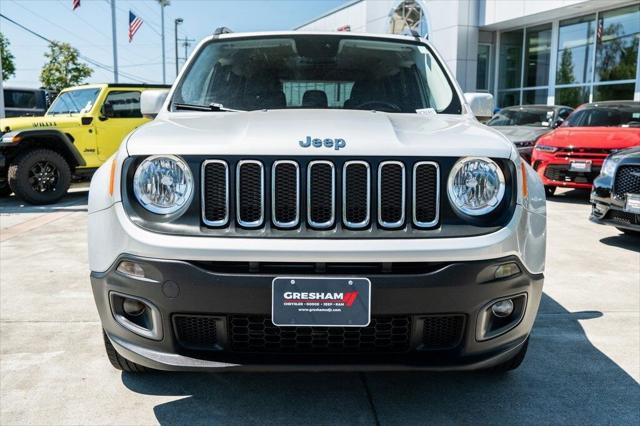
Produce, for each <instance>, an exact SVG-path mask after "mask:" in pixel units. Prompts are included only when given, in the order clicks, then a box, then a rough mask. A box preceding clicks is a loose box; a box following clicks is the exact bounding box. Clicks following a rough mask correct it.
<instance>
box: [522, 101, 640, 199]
mask: <svg viewBox="0 0 640 426" xmlns="http://www.w3.org/2000/svg"><path fill="white" fill-rule="evenodd" d="M637 145H640V102H633V101H620V102H618V101H610V102H597V103H592V104H586V105H582V106H580V107H579V108H578V109H576V110H575V111H574V112H573V113H572V114H571V115H570V116H569V118H567V120H566V121H565V122H564V123H563V124H562V126H560V127H558V128H557V129H555V130H554V131H552V132H550V133H547V134H546V135H543V136H541V137H540V138H539V139H538V142H537V143H536V145H535V149H534V150H533V156H532V165H533V168H534V169H535V170H536V171H537V172H538V175H539V176H540V178H541V179H542V182H543V183H544V185H545V189H546V192H547V195H548V196H552V195H553V194H554V192H555V190H556V188H557V187H565V188H584V189H590V188H591V185H592V183H593V180H594V179H595V178H596V176H598V174H599V173H600V168H601V167H602V163H603V161H604V159H605V158H606V157H607V156H608V155H609V154H610V153H611V152H612V151H615V150H620V149H625V148H629V147H632V146H637Z"/></svg>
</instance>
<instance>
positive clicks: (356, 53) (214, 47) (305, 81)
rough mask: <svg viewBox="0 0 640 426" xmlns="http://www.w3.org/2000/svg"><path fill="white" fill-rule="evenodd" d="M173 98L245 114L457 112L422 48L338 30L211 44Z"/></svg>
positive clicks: (453, 99) (457, 105) (439, 71)
mask: <svg viewBox="0 0 640 426" xmlns="http://www.w3.org/2000/svg"><path fill="white" fill-rule="evenodd" d="M173 103H174V109H181V108H180V107H181V106H180V105H178V106H177V108H176V104H189V105H191V106H194V105H200V106H208V105H210V104H212V103H215V104H219V106H220V105H222V106H224V108H225V109H233V110H245V111H250V110H259V109H289V108H317V109H318V108H319V109H362V110H378V111H386V112H403V113H415V112H416V110H419V109H425V108H432V109H434V110H435V111H436V112H444V113H456V114H459V113H461V104H460V101H459V99H458V97H457V96H456V95H455V91H454V88H453V86H452V85H451V83H450V81H449V79H448V78H447V77H446V76H445V73H444V71H443V70H442V68H441V67H440V64H439V63H438V61H437V60H436V59H435V57H434V56H433V55H432V54H431V53H430V51H429V50H428V48H427V47H426V46H424V45H421V44H418V43H415V44H413V43H410V42H406V41H405V42H394V41H379V40H375V39H365V38H356V37H353V36H350V37H345V36H339V35H338V36H333V35H331V36H316V35H314V36H310V35H299V36H298V35H295V36H287V37H272V38H251V39H244V40H229V41H213V42H210V43H209V44H208V45H206V46H204V47H203V48H202V49H201V50H200V52H199V54H198V56H197V58H196V59H195V61H194V62H193V65H192V66H191V67H190V68H189V69H188V71H187V72H186V75H185V76H184V77H183V78H182V80H181V82H180V83H179V85H178V87H177V89H176V92H175V96H174V98H173ZM184 106H185V105H182V108H184Z"/></svg>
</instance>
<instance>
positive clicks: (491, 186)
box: [447, 157, 505, 216]
mask: <svg viewBox="0 0 640 426" xmlns="http://www.w3.org/2000/svg"><path fill="white" fill-rule="evenodd" d="M504 190H505V184H504V174H503V173H502V170H501V169H500V167H499V166H498V165H497V164H496V163H495V162H494V161H493V160H491V159H489V158H484V157H467V158H462V159H460V160H458V162H457V163H456V164H455V165H454V166H453V169H451V173H450V174H449V182H448V185H447V193H448V195H449V201H451V204H452V205H453V207H454V208H455V209H456V210H458V211H460V212H462V213H464V214H467V215H469V216H480V215H483V214H487V213H490V212H491V211H493V210H494V209H495V208H496V207H497V206H498V204H500V201H502V197H503V196H504Z"/></svg>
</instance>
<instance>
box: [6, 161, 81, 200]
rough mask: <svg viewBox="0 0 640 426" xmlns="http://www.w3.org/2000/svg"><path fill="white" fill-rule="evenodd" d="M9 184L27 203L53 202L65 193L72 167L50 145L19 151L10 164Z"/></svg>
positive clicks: (69, 182) (69, 181)
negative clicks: (48, 146) (48, 147)
mask: <svg viewBox="0 0 640 426" xmlns="http://www.w3.org/2000/svg"><path fill="white" fill-rule="evenodd" d="M8 181H9V186H10V187H11V189H12V190H13V192H15V193H16V195H17V196H18V197H20V198H22V199H23V200H24V201H26V202H28V203H30V204H51V203H55V202H56V201H58V200H59V199H61V198H62V197H64V195H65V194H66V193H67V190H68V189H69V185H70V184H71V169H70V168H69V164H68V163H67V161H66V160H65V159H64V158H63V157H62V156H61V155H60V154H58V153H57V152H55V151H51V150H50V149H35V150H33V151H27V152H25V153H23V154H21V155H19V156H18V157H17V158H16V159H15V160H14V161H13V162H12V163H11V165H10V166H9V172H8Z"/></svg>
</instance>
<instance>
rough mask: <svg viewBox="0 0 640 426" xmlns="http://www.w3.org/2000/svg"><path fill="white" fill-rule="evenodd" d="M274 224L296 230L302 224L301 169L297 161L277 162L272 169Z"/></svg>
mask: <svg viewBox="0 0 640 426" xmlns="http://www.w3.org/2000/svg"><path fill="white" fill-rule="evenodd" d="M272 170H273V171H272V173H273V176H272V179H271V188H272V194H271V196H272V197H273V198H272V207H273V211H272V215H273V223H274V225H276V226H277V227H280V228H295V227H296V226H298V223H299V222H300V168H299V167H298V163H296V162H295V161H285V160H283V161H276V162H275V163H274V164H273V169H272Z"/></svg>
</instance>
